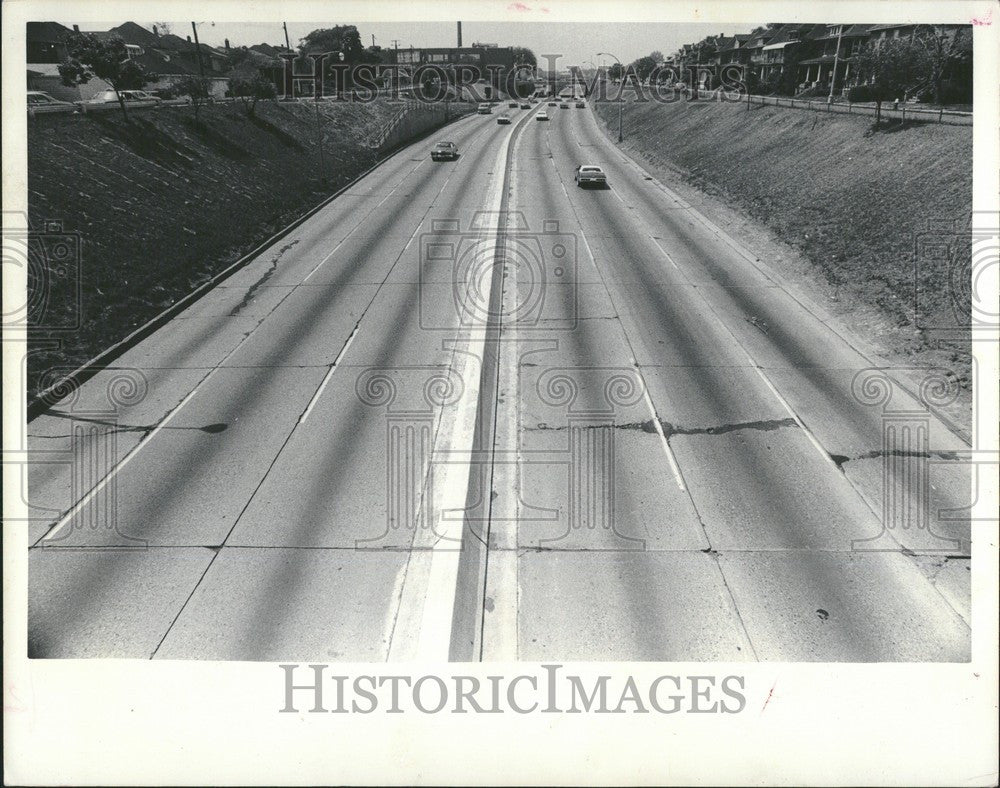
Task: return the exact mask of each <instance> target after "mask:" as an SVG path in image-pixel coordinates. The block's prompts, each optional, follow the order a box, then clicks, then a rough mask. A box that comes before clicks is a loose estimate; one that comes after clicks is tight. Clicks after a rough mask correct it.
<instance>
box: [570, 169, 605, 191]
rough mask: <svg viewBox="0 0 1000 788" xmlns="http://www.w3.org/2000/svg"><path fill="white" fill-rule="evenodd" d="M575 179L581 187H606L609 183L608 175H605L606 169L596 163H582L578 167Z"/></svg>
mask: <svg viewBox="0 0 1000 788" xmlns="http://www.w3.org/2000/svg"><path fill="white" fill-rule="evenodd" d="M573 180H575V181H576V185H577V186H580V187H584V186H599V187H606V186H607V185H608V176H607V175H605V174H604V170H602V169H601V168H600V167H598V166H597V165H596V164H581V165H580V166H579V167H577V168H576V171H575V172H574V174H573Z"/></svg>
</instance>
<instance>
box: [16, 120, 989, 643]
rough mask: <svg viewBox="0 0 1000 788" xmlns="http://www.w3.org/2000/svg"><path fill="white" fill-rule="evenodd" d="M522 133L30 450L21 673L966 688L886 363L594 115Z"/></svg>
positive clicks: (130, 374) (950, 583)
mask: <svg viewBox="0 0 1000 788" xmlns="http://www.w3.org/2000/svg"><path fill="white" fill-rule="evenodd" d="M525 114H526V113H517V114H515V116H514V120H515V125H514V126H513V127H506V126H498V125H497V124H496V122H495V118H494V117H492V116H491V117H485V118H483V117H476V116H474V117H471V118H467V119H464V120H462V121H459V122H457V123H456V124H454V125H453V126H452V127H449V129H448V131H447V132H445V133H444V134H443V135H441V136H447V137H448V138H451V139H454V140H455V141H456V142H457V143H458V144H459V146H460V148H461V150H462V152H463V155H462V157H461V158H460V159H459V160H458V161H457V162H454V163H442V164H433V163H431V162H430V161H429V158H428V156H427V149H428V147H429V143H420V144H417V145H416V146H413V147H412V148H409V149H405V150H403V151H401V152H400V153H398V154H397V155H396V156H394V157H393V158H392V159H390V160H389V161H387V162H385V163H384V164H383V165H382V166H381V167H379V168H378V169H377V170H375V171H374V172H373V173H371V174H370V175H369V176H367V177H366V178H365V179H363V180H362V181H359V182H358V183H357V184H355V185H354V186H353V187H352V188H351V189H350V190H348V192H347V193H345V194H344V195H342V196H341V197H339V198H338V199H337V200H335V201H334V202H333V203H331V205H329V206H327V207H326V208H324V209H323V210H322V211H320V212H319V213H317V214H316V215H315V216H313V217H311V218H310V219H309V220H308V221H307V222H305V223H304V224H303V225H301V226H300V227H299V228H296V230H295V231H293V232H292V233H290V234H289V235H288V236H286V237H285V238H283V239H281V240H280V241H278V242H277V243H276V244H275V245H274V246H273V247H272V248H271V249H269V250H267V251H266V252H264V253H263V254H261V255H260V256H259V258H257V259H256V260H254V261H252V262H251V263H250V264H249V265H247V266H246V267H245V268H244V269H242V270H241V271H240V272H238V273H237V274H235V275H234V276H232V277H231V278H229V279H228V280H226V281H225V282H224V283H223V284H222V285H221V286H219V287H217V288H215V289H214V290H213V291H212V292H210V293H209V294H207V295H206V296H205V297H204V298H202V299H201V300H199V301H198V302H197V303H195V304H193V305H192V306H191V307H190V308H189V309H188V310H186V311H185V312H183V313H182V314H181V315H179V316H178V317H177V318H175V319H174V320H172V321H170V322H169V323H168V324H167V325H165V326H164V327H163V328H161V329H160V330H159V331H158V332H156V333H155V334H154V335H152V336H151V337H149V338H148V339H146V340H145V341H143V342H142V343H140V344H139V345H137V346H136V347H134V348H132V349H131V350H130V351H128V352H127V353H126V354H124V355H123V356H122V357H121V358H120V359H118V360H117V361H116V363H115V368H114V369H109V370H105V371H102V372H100V373H98V374H97V375H96V376H95V377H94V378H92V379H91V380H90V381H88V382H87V383H86V384H84V386H83V387H82V388H81V389H80V391H79V392H76V393H74V394H72V395H71V396H67V398H66V399H65V400H63V401H62V402H60V403H59V405H58V406H57V407H55V408H53V409H52V411H51V412H49V413H47V414H44V415H43V416H40V417H39V418H37V419H35V420H34V421H33V422H32V423H31V424H30V425H29V435H30V446H31V448H32V449H33V450H35V451H38V452H40V454H39V455H38V456H39V457H41V458H42V459H47V462H45V463H44V464H39V465H38V466H37V469H36V467H35V466H33V467H32V474H31V488H30V490H29V501H30V503H31V505H32V508H33V513H34V514H35V515H36V517H37V520H36V522H34V523H32V526H31V531H32V532H31V538H32V549H31V552H30V567H29V571H30V577H29V599H30V603H29V643H30V648H31V652H32V655H33V656H40V657H42V656H54V657H79V656H127V657H141V658H149V657H156V658H200V659H254V660H282V659H295V660H302V659H312V660H318V661H326V660H337V659H340V660H357V661H381V660H400V659H412V658H415V657H427V656H428V655H436V656H437V657H440V658H442V659H443V658H445V657H447V656H448V655H449V654H450V655H451V657H452V658H454V659H470V658H482V659H529V660H540V659H588V660H601V659H623V660H676V661H699V660H726V661H729V660H733V661H738V660H755V659H756V660H792V661H794V660H846V661H873V660H914V661H917V660H919V661H935V660H936V661H952V660H964V659H967V658H968V655H969V647H970V642H969V641H970V632H969V625H968V621H969V607H970V600H969V591H968V587H969V581H968V560H967V558H966V557H965V556H968V554H969V549H970V536H969V531H968V524H967V523H964V522H961V521H960V520H959V521H956V522H955V523H952V524H944V525H941V524H938V523H935V527H936V528H937V531H936V533H933V534H932V533H930V532H929V531H928V529H926V528H916V527H911V528H908V529H903V528H900V527H898V525H899V522H896V521H894V520H893V518H899V521H900V522H904V523H905V524H909V523H908V522H906V521H904V520H902V517H901V515H900V514H899V511H897V509H893V508H892V507H889V508H885V507H883V505H882V501H883V500H884V499H885V498H886V496H885V495H884V494H883V489H882V485H883V478H885V479H888V480H889V486H890V488H891V489H892V490H893V491H895V492H894V494H895V495H897V498H894V499H893V500H894V501H899V502H900V504H901V505H900V506H899V507H897V508H898V509H900V510H901V511H902V512H904V513H906V512H909V511H910V510H911V509H912V507H913V505H914V498H915V496H914V495H913V494H912V491H909V492H908V491H907V488H906V485H907V483H908V480H909V478H910V474H911V473H912V465H908V464H907V462H908V461H912V460H913V459H914V457H916V458H919V457H920V456H922V455H921V445H920V444H906V445H899V446H896V445H893V446H888V449H889V450H887V444H886V443H885V442H884V438H883V421H884V413H883V411H882V410H880V409H879V408H878V407H873V406H872V405H871V404H869V405H865V404H863V402H862V401H859V399H860V400H864V399H865V397H859V391H860V394H863V395H865V396H869V395H871V394H872V391H871V390H874V393H876V394H877V393H878V386H877V383H878V382H879V381H880V380H881V381H883V382H884V381H885V380H887V379H886V378H885V377H884V375H882V373H878V372H877V371H876V373H877V374H876V375H875V378H874V381H875V382H874V383H873V382H871V381H869V383H866V384H865V385H864V386H862V387H861V388H860V389H859V384H858V383H857V382H856V380H855V378H856V376H857V375H858V374H859V373H863V372H864V371H865V370H867V369H869V368H870V367H871V366H872V361H871V360H870V357H869V356H868V355H867V354H866V353H864V352H862V351H861V350H859V349H858V346H857V345H856V344H855V343H854V342H853V340H852V339H851V338H850V337H846V338H845V336H844V335H842V334H843V332H841V331H840V329H839V327H838V326H837V325H836V324H835V323H834V322H833V321H831V320H830V319H829V318H828V317H827V316H825V315H824V314H822V312H821V310H819V309H817V308H816V307H815V306H814V305H812V304H811V303H810V302H808V300H806V299H805V298H803V297H801V295H800V294H799V293H797V292H796V291H795V290H794V289H792V288H791V287H788V286H787V283H784V282H781V281H780V280H778V278H777V277H775V276H774V275H773V274H771V273H770V272H769V271H768V269H767V267H766V262H762V261H759V260H755V259H753V258H752V257H748V256H747V254H746V253H745V252H744V251H743V250H742V249H741V248H740V247H739V244H738V243H736V242H734V241H733V240H732V239H730V238H728V237H726V236H725V234H724V233H722V232H721V231H719V230H718V228H715V227H714V226H713V225H711V224H710V223H709V222H707V220H705V219H704V217H702V216H701V215H700V214H698V213H697V212H696V211H695V210H694V208H693V207H692V206H690V205H687V204H685V203H683V201H681V200H680V199H679V198H677V197H676V195H673V194H672V193H671V192H670V191H669V190H667V189H666V188H664V187H663V186H661V185H660V184H658V183H657V182H655V181H652V180H648V179H647V178H646V176H645V175H644V173H642V171H641V170H639V169H638V168H637V167H636V166H635V165H634V164H633V163H632V162H631V161H629V160H627V159H625V158H624V157H623V156H622V155H621V154H620V153H619V152H618V151H617V150H616V149H615V147H614V146H613V145H611V144H610V143H609V142H608V141H607V139H606V138H605V137H604V136H603V134H602V133H601V131H600V130H599V129H598V127H597V125H596V121H595V119H594V117H593V116H592V114H591V113H590V112H589V111H584V110H577V109H574V110H553V111H551V115H552V120H551V121H550V122H548V123H539V122H536V121H534V120H533V119H530V118H528V119H527V120H526V122H525V123H523V124H521V126H518V125H517V121H518V120H519V119H520V118H522V117H524V115H525ZM508 144H509V145H511V150H510V153H511V155H510V157H509V162H510V166H509V167H508V166H507V165H506V163H505V162H507V161H508V159H507V155H506V154H507V150H508V149H507V147H506V146H507V145H508ZM579 163H597V164H601V165H602V166H604V167H605V170H606V171H607V172H608V174H609V178H610V181H611V184H612V188H611V189H610V190H603V191H590V190H587V191H584V190H579V189H577V188H576V187H575V185H574V183H573V179H572V172H573V168H574V167H575V166H576V165H577V164H579ZM501 199H503V200H504V202H503V207H504V208H505V209H506V213H505V214H503V215H502V223H503V226H504V232H503V233H502V236H501V243H502V246H501V247H499V248H500V249H501V250H502V254H501V253H499V252H498V251H497V249H498V247H497V239H496V235H495V232H494V230H495V228H496V225H497V222H498V221H501V215H500V214H498V213H497V211H498V209H499V208H500V207H501V202H500V201H501ZM498 259H499V260H502V267H501V268H497V267H496V265H495V263H496V261H497V260H498ZM484 324H486V325H485V329H486V330H485V332H484ZM484 343H485V344H484ZM880 376H881V377H880ZM866 379H867V378H866ZM130 386H131V388H130ZM109 391H113V392H114V393H115V396H116V400H115V403H114V404H115V408H113V409H109V406H108V403H107V400H108V392H109ZM869 398H870V399H872V401H873V402H875V400H877V397H870V396H869ZM892 402H893V404H894V406H895V408H896V409H897V410H899V411H900V412H902V413H903V414H904V415H905V414H907V413H908V414H910V417H912V416H913V414H914V413H916V412H918V411H920V410H921V409H920V403H919V402H918V401H917V400H916V399H915V398H914V396H913V395H912V394H911V393H909V392H907V391H901V392H898V393H894V394H893V400H892ZM876 404H877V402H876ZM923 411H924V416H925V418H924V419H923V421H921V422H920V425H922V428H923V429H925V430H926V431H927V433H928V434H929V438H928V441H929V445H931V446H933V447H934V448H935V449H937V450H938V452H939V454H941V458H942V459H943V460H945V461H946V460H947V456H948V452H949V451H960V450H961V449H962V448H964V447H965V444H964V443H963V442H962V441H961V440H960V439H959V438H957V437H955V435H954V434H953V433H952V432H951V431H950V430H949V429H948V428H947V426H946V425H944V424H943V423H942V422H941V421H940V420H938V419H937V418H936V417H934V416H933V415H930V414H928V413H927V412H926V408H924V409H923ZM904 426H906V427H907V429H910V428H911V427H912V422H907V423H906V425H904ZM71 431H77V432H78V435H77V438H76V440H75V442H74V440H73V439H72V437H71V435H72V432H71ZM901 434H903V435H904V436H909V435H910V434H911V433H910V432H905V431H904V432H902V433H901ZM473 439H475V440H476V441H478V443H474V442H473ZM74 445H75V446H76V447H77V448H78V450H79V456H78V458H77V459H76V461H68V460H67V459H66V456H67V452H68V450H69V449H71V448H72V447H73V446H74ZM897 460H900V461H897ZM884 474H885V475H884ZM932 481H933V483H932V484H931V486H930V488H929V490H928V498H929V504H930V505H931V506H933V507H935V511H936V509H937V508H941V507H950V508H952V509H961V507H962V506H963V505H964V502H965V501H966V500H967V498H968V494H967V491H968V489H969V483H968V477H967V476H966V475H965V474H964V473H963V471H962V469H961V467H960V465H959V464H958V463H952V464H951V465H948V464H947V462H945V467H944V468H943V470H942V469H939V470H938V471H937V475H936V476H935V477H934V479H933V480H932ZM900 493H904V495H903V497H899V495H900ZM463 504H464V508H465V515H464V527H463V516H462V515H461V511H462V509H463ZM907 507H910V508H909V509H908V508H907ZM109 513H113V515H114V517H113V518H110V519H109V517H108V514H109ZM887 520H889V521H890V522H889V527H886V528H884V527H883V523H884V522H886V521H887ZM458 535H460V537H461V538H460V540H459V539H458V538H457V536H458ZM873 537H877V538H873ZM945 538H950V539H952V540H953V542H951V543H948V545H949V546H948V547H947V549H944V548H942V544H944V539H945ZM481 541H485V542H486V544H487V545H488V550H481V549H479V545H480V542H481ZM459 546H461V547H462V548H463V549H462V550H458V547H459ZM872 547H875V548H879V549H876V550H873V549H869V548H872ZM902 548H906V552H905V553H904V551H903V549H902ZM922 551H925V552H928V553H935V552H936V553H937V554H941V553H945V554H947V555H948V556H949V558H948V560H947V561H943V562H942V561H941V560H940V559H938V560H937V563H935V564H934V565H933V567H932V566H931V564H929V563H928V562H929V561H934V560H935V559H934V556H933V555H932V556H922V555H921V552H922ZM942 564H943V565H942ZM931 569H933V574H932V572H931ZM449 630H450V631H449ZM449 641H450V643H451V645H450V647H449Z"/></svg>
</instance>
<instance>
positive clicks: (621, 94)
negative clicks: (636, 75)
mask: <svg viewBox="0 0 1000 788" xmlns="http://www.w3.org/2000/svg"><path fill="white" fill-rule="evenodd" d="M597 56H598V57H604V56H607V57H614V58H615V62H616V63H617V64H618V66H619V69H620V71H621V76H620V81H619V83H618V142H621V141H622V108H623V106H624V104H623V102H624V100H625V67H624V66H622V62H621V61H620V60H619V59H618V58H616V57H615V56H614V55H612V54H611V53H610V52H598V53H597Z"/></svg>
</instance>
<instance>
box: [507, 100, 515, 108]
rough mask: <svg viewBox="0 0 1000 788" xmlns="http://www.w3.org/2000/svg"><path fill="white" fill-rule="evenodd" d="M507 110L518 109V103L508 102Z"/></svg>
mask: <svg viewBox="0 0 1000 788" xmlns="http://www.w3.org/2000/svg"><path fill="white" fill-rule="evenodd" d="M507 109H517V102H516V101H508V102H507Z"/></svg>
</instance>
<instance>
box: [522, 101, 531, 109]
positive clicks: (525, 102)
mask: <svg viewBox="0 0 1000 788" xmlns="http://www.w3.org/2000/svg"><path fill="white" fill-rule="evenodd" d="M521 109H531V105H530V104H529V103H528V102H527V101H522V102H521Z"/></svg>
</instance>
